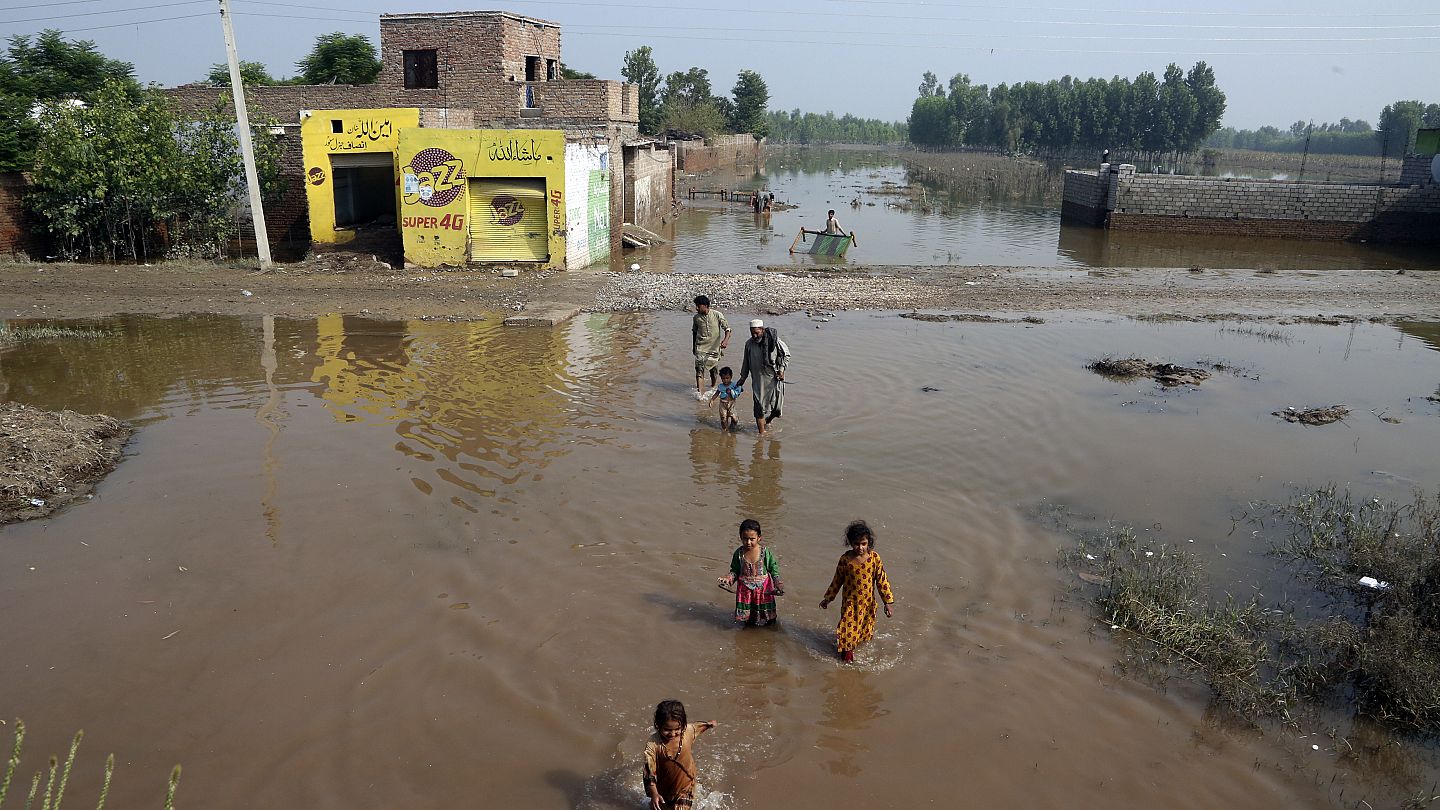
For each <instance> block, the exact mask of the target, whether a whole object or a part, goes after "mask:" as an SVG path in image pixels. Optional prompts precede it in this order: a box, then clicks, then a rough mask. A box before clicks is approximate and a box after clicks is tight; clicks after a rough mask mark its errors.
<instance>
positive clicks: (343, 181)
mask: <svg viewBox="0 0 1440 810" xmlns="http://www.w3.org/2000/svg"><path fill="white" fill-rule="evenodd" d="M330 161H331V164H330V168H331V173H332V175H333V176H334V178H335V227H336V228H353V227H355V226H358V225H364V224H366V223H368V222H374V221H375V220H377V219H380V218H382V217H388V221H389V222H394V221H395V166H394V161H393V160H392V158H391V156H390V155H389V154H380V155H331V157H330Z"/></svg>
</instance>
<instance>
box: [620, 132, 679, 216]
mask: <svg viewBox="0 0 1440 810" xmlns="http://www.w3.org/2000/svg"><path fill="white" fill-rule="evenodd" d="M670 161H671V152H670V150H669V149H665V148H663V144H653V143H652V144H646V145H644V146H627V147H625V221H626V222H633V223H635V224H636V225H641V226H645V225H648V224H651V223H654V222H657V221H659V220H660V219H662V218H663V217H665V216H666V215H667V214H669V213H670V198H671V197H672V195H673V193H674V192H673V189H672V187H671V183H672V179H671V175H672V168H673V167H672V166H671V162H670Z"/></svg>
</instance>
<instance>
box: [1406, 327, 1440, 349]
mask: <svg viewBox="0 0 1440 810" xmlns="http://www.w3.org/2000/svg"><path fill="white" fill-rule="evenodd" d="M1397 326H1398V327H1399V329H1400V331H1401V332H1404V333H1405V334H1407V335H1411V336H1412V337H1417V338H1419V339H1420V342H1421V343H1423V344H1425V345H1426V346H1427V347H1429V348H1431V349H1434V350H1436V351H1440V323H1436V322H1428V323H1427V322H1423V321H1405V322H1403V323H1400V324H1397Z"/></svg>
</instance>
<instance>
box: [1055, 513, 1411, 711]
mask: <svg viewBox="0 0 1440 810" xmlns="http://www.w3.org/2000/svg"><path fill="white" fill-rule="evenodd" d="M1270 511H1272V512H1273V513H1274V514H1275V515H1277V516H1278V517H1279V518H1281V520H1282V525H1283V526H1284V527H1285V529H1284V535H1283V537H1282V538H1281V539H1279V540H1277V541H1275V542H1274V543H1273V545H1272V547H1271V549H1270V551H1271V553H1272V554H1274V555H1276V556H1277V557H1279V558H1281V559H1284V560H1286V561H1288V562H1290V563H1291V564H1292V565H1294V566H1295V568H1296V573H1297V575H1298V576H1299V577H1300V578H1301V579H1302V580H1303V581H1305V582H1308V583H1310V584H1311V585H1312V586H1313V587H1314V588H1315V589H1316V591H1318V592H1319V593H1321V594H1324V595H1325V596H1328V597H1329V598H1330V601H1329V603H1328V604H1327V605H1326V606H1325V608H1326V609H1325V613H1326V614H1327V615H1325V616H1323V617H1318V616H1306V615H1301V612H1300V611H1301V610H1302V605H1303V603H1297V602H1296V601H1294V600H1293V599H1290V600H1287V601H1285V602H1284V603H1282V604H1280V605H1275V606H1270V607H1266V606H1263V605H1261V604H1260V603H1259V602H1258V601H1256V600H1253V599H1252V600H1251V601H1249V602H1244V603H1238V602H1236V601H1234V600H1232V599H1227V600H1226V601H1224V602H1223V603H1219V604H1212V603H1211V602H1209V601H1207V594H1208V592H1209V587H1208V583H1207V582H1206V580H1205V576H1204V569H1203V566H1202V564H1201V563H1200V561H1199V560H1198V559H1197V558H1196V557H1195V556H1194V555H1191V554H1188V553H1186V552H1183V551H1179V550H1176V549H1172V548H1169V547H1166V546H1163V545H1162V546H1152V547H1147V546H1146V544H1144V543H1142V542H1141V541H1140V540H1138V539H1137V538H1136V536H1135V533H1134V532H1133V531H1132V530H1131V529H1129V528H1125V527H1121V528H1112V529H1111V530H1110V531H1107V532H1105V533H1102V534H1100V535H1097V536H1094V537H1086V538H1082V539H1081V540H1080V542H1079V543H1078V545H1077V546H1076V548H1075V549H1074V550H1072V551H1069V552H1066V553H1065V554H1063V555H1062V562H1063V563H1064V564H1065V565H1067V566H1068V567H1070V568H1072V569H1073V570H1075V571H1077V572H1078V573H1079V575H1080V577H1081V578H1082V579H1083V580H1085V581H1086V582H1089V583H1093V584H1095V585H1097V586H1099V592H1098V593H1097V594H1096V595H1095V604H1096V606H1097V608H1098V609H1099V611H1100V613H1101V617H1102V618H1103V619H1104V620H1106V621H1108V622H1109V623H1110V624H1112V625H1115V626H1117V627H1123V628H1125V629H1127V630H1129V631H1130V632H1132V633H1134V634H1135V635H1136V636H1138V637H1139V638H1140V639H1141V640H1142V641H1143V642H1144V643H1145V644H1148V645H1150V650H1151V651H1152V652H1153V654H1154V656H1155V658H1156V660H1157V661H1158V662H1160V663H1161V664H1162V665H1164V666H1167V667H1173V668H1175V669H1178V670H1180V671H1182V672H1184V673H1185V674H1187V675H1188V676H1190V677H1193V678H1195V679H1197V680H1199V681H1202V682H1205V683H1207V684H1208V685H1209V686H1210V687H1211V689H1212V690H1214V692H1215V694H1216V696H1217V697H1218V698H1219V699H1220V700H1221V701H1222V702H1223V703H1225V704H1227V705H1229V706H1230V707H1232V708H1234V709H1236V710H1238V711H1239V712H1240V713H1241V714H1243V715H1245V716H1247V717H1251V718H1255V717H1261V716H1270V717H1275V718H1279V719H1285V720H1288V719H1290V718H1291V717H1292V716H1293V713H1294V711H1295V709H1296V708H1297V706H1298V701H1299V700H1300V699H1301V698H1308V699H1310V700H1312V701H1332V700H1339V701H1342V702H1351V703H1353V704H1354V707H1355V709H1356V710H1357V711H1358V712H1359V713H1360V714H1361V715H1363V716H1365V717H1368V718H1372V719H1375V720H1379V721H1382V722H1385V723H1388V724H1391V725H1393V726H1400V727H1403V728H1408V729H1412V730H1414V731H1419V732H1426V733H1434V732H1437V731H1440V678H1437V677H1436V673H1440V494H1437V495H1436V496H1434V497H1429V498H1427V497H1426V496H1425V494H1424V493H1420V492H1417V493H1416V494H1415V496H1414V499H1413V501H1412V502H1410V503H1408V504H1399V503H1393V502H1388V501H1382V500H1379V499H1374V498H1372V499H1361V498H1357V497H1355V496H1353V495H1351V494H1350V493H1348V492H1345V493H1339V492H1337V491H1336V490H1335V488H1334V487H1333V486H1332V487H1328V488H1325V489H1320V490H1316V491H1314V492H1309V493H1305V494H1303V495H1298V496H1296V497H1295V498H1293V499H1292V500H1291V501H1290V502H1289V503H1287V504H1283V505H1280V506H1275V507H1272V508H1271V510H1270Z"/></svg>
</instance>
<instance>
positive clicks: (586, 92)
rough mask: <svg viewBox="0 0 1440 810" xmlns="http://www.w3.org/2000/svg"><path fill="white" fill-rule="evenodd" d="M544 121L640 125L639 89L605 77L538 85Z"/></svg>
mask: <svg viewBox="0 0 1440 810" xmlns="http://www.w3.org/2000/svg"><path fill="white" fill-rule="evenodd" d="M534 87H535V104H536V106H537V107H539V108H540V116H539V117H540V118H541V119H542V120H551V119H556V120H567V119H568V120H592V121H593V120H601V121H619V122H624V123H627V124H635V125H637V126H638V125H639V124H640V105H639V101H638V99H639V96H638V92H639V90H638V89H637V88H636V87H635V86H634V85H630V84H622V83H621V82H613V81H609V80H605V79H574V80H570V81H558V82H545V83H541V84H536V85H535V86H534Z"/></svg>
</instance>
